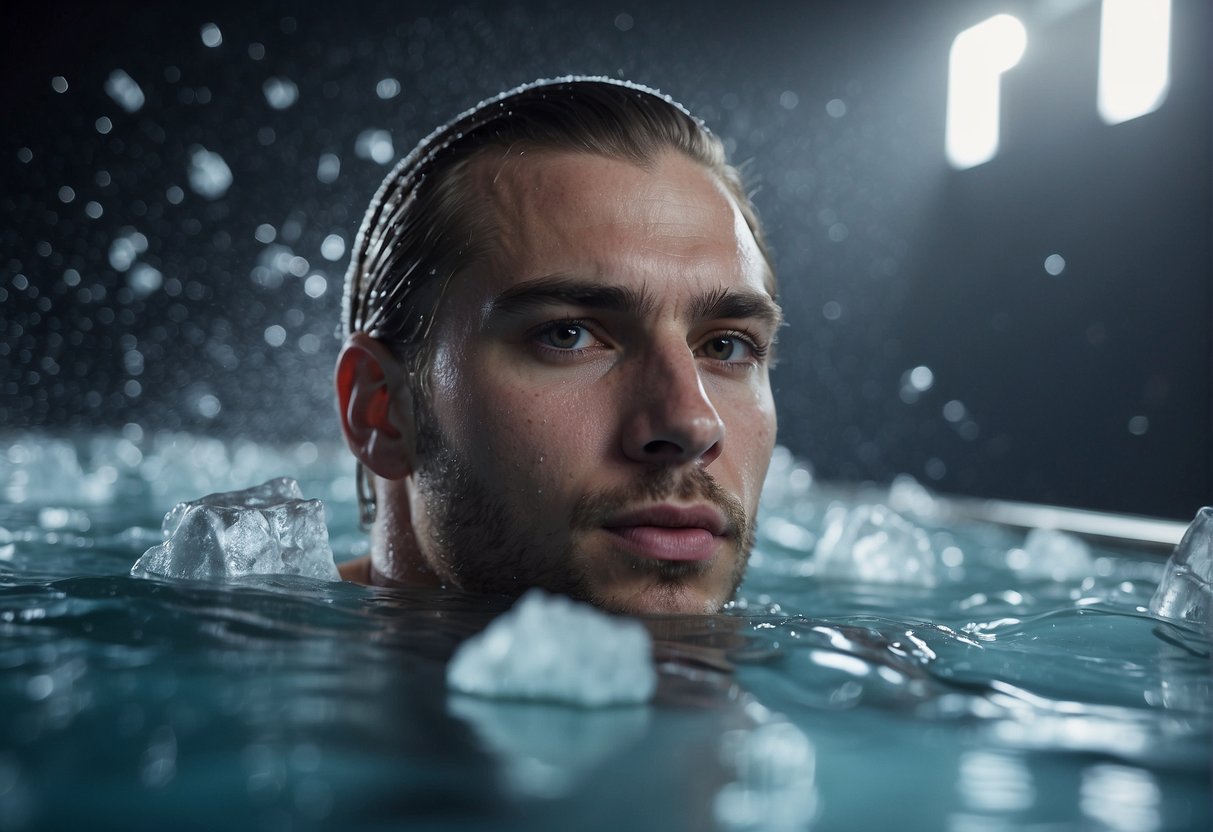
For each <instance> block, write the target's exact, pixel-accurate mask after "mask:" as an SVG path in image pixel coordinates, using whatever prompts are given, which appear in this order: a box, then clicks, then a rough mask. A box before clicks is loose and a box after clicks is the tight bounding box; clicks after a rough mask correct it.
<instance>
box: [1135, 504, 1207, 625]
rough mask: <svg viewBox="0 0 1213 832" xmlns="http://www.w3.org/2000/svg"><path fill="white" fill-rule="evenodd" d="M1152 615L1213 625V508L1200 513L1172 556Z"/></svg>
mask: <svg viewBox="0 0 1213 832" xmlns="http://www.w3.org/2000/svg"><path fill="white" fill-rule="evenodd" d="M1150 612H1152V613H1154V614H1155V615H1157V616H1160V617H1162V618H1171V619H1175V620H1177V621H1189V622H1191V623H1193V624H1205V625H1211V624H1213V508H1210V507H1205V508H1202V509H1201V510H1200V511H1198V512H1196V519H1194V520H1193V521H1192V525H1190V526H1188V530H1187V531H1186V532H1184V536H1183V539H1182V540H1180V541H1179V545H1178V546H1176V547H1175V551H1174V552H1172V553H1171V559H1170V560H1168V561H1167V566H1166V570H1165V571H1164V572H1163V576H1162V581H1160V582H1159V584H1158V589H1157V591H1155V593H1154V597H1153V598H1152V599H1151V600H1150Z"/></svg>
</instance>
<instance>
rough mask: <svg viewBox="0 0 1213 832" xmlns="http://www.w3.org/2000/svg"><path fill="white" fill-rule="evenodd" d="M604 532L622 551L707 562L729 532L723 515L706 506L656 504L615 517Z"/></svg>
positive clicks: (664, 559) (604, 524) (606, 523)
mask: <svg viewBox="0 0 1213 832" xmlns="http://www.w3.org/2000/svg"><path fill="white" fill-rule="evenodd" d="M603 529H604V530H605V531H606V533H607V534H608V535H610V536H611V537H612V538H613V539H614V541H615V543H616V544H617V545H618V546H620V547H621V548H622V549H624V550H625V551H627V552H629V553H631V554H633V555H638V556H640V557H644V558H650V559H653V560H659V561H706V560H710V559H711V558H712V556H713V555H714V554H715V553H716V551H717V549H718V547H719V546H720V544H721V543H723V542H724V541H725V540H726V539H727V537H728V535H729V532H730V528H729V524H728V522H727V520H726V519H725V516H724V515H723V514H722V513H721V512H720V511H719V510H717V509H715V508H713V507H711V506H707V505H698V506H687V507H683V506H673V505H659V506H650V507H648V508H642V509H636V510H632V511H624V512H620V513H618V514H614V515H612V516H611V517H609V518H608V519H607V521H606V522H605V523H603Z"/></svg>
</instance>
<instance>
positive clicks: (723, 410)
mask: <svg viewBox="0 0 1213 832" xmlns="http://www.w3.org/2000/svg"><path fill="white" fill-rule="evenodd" d="M472 177H473V178H472V188H473V189H474V191H475V192H477V193H483V194H485V195H486V199H487V204H488V208H489V210H490V211H491V214H492V216H493V217H494V218H495V223H496V227H497V229H498V231H499V234H498V236H497V237H496V241H495V246H494V251H495V256H494V257H493V259H492V262H491V263H488V264H485V265H483V266H480V267H477V268H474V269H470V270H469V271H468V272H466V273H462V274H459V275H457V276H456V277H455V278H454V279H453V281H452V283H451V286H450V287H449V289H448V290H447V293H446V296H445V298H444V300H443V305H442V309H441V312H440V313H439V315H438V318H437V320H436V322H435V325H434V329H433V331H432V333H431V337H432V338H433V363H432V369H431V373H430V377H429V385H428V386H429V392H430V396H429V401H428V403H427V404H426V405H425V406H424V407H423V408H422V410H423V418H422V419H421V428H420V431H419V436H420V438H419V448H418V453H419V460H418V470H417V474H416V476H415V477H414V479H413V482H412V485H411V487H410V489H409V500H410V508H411V515H412V522H413V525H414V530H415V533H416V535H417V538H418V544H419V547H420V549H421V551H422V554H423V556H424V557H425V559H426V561H427V564H428V566H429V567H430V568H431V569H433V570H434V571H435V572H436V573H437V574H438V575H439V576H440V577H441V578H443V579H444V580H446V581H448V582H450V583H453V584H455V585H457V586H461V587H464V588H466V589H475V590H481V591H495V592H505V593H510V594H516V593H518V592H521V591H522V590H523V589H525V588H527V587H529V586H535V585H537V586H543V587H546V588H547V589H549V590H552V591H556V592H563V593H567V594H570V595H573V596H575V597H581V598H583V599H585V600H589V601H592V602H594V603H597V604H599V605H601V606H604V607H606V608H609V609H617V610H621V611H629V612H687V613H702V612H711V611H715V610H717V609H719V607H720V606H721V605H722V604H723V603H724V602H726V601H727V600H728V599H729V598H730V597H731V596H732V594H733V592H734V591H735V590H736V588H737V585H738V583H740V581H741V577H742V575H743V573H744V569H745V563H746V560H747V558H748V557H749V550H750V546H751V544H752V539H753V528H754V517H755V513H756V511H757V508H758V497H759V492H760V490H761V487H762V482H763V478H764V476H765V474H766V470H767V465H768V463H769V461H770V457H771V450H772V447H773V445H774V441H775V409H774V405H773V402H772V399H771V388H770V382H769V378H768V350H769V348H770V346H771V344H772V341H773V339H774V335H775V330H776V328H777V327H778V325H779V310H778V307H777V306H776V305H775V303H774V301H773V300H772V299H771V296H770V294H769V292H768V290H767V288H766V283H767V280H766V275H767V272H766V268H765V265H764V261H763V258H762V256H761V254H760V252H759V249H758V246H757V244H756V243H755V241H754V238H753V235H752V234H751V233H750V231H749V230H748V228H747V227H746V224H745V222H744V220H743V218H742V216H741V214H740V212H739V211H738V209H737V207H736V204H735V203H734V201H733V200H732V199H731V197H730V196H729V195H728V194H727V191H726V190H725V189H724V187H723V186H722V185H721V184H720V183H719V182H718V181H717V180H716V179H715V178H714V177H713V176H712V175H711V174H710V173H709V172H708V171H706V170H705V169H704V168H703V167H702V166H701V165H699V164H697V163H695V162H693V161H691V160H689V159H687V158H685V157H683V156H682V155H680V154H677V153H673V152H671V153H666V154H664V155H662V156H660V157H658V160H657V162H656V164H655V165H653V166H652V169H651V170H647V171H646V170H644V169H642V168H640V167H637V166H635V165H633V164H630V163H628V162H623V161H617V160H612V159H607V158H604V157H601V156H597V155H589V154H580V153H557V152H538V153H536V152H527V153H525V154H522V153H512V154H509V155H508V156H506V158H504V159H503V158H501V154H485V155H484V156H482V157H481V158H480V159H478V160H477V161H476V162H475V164H474V169H473V172H472Z"/></svg>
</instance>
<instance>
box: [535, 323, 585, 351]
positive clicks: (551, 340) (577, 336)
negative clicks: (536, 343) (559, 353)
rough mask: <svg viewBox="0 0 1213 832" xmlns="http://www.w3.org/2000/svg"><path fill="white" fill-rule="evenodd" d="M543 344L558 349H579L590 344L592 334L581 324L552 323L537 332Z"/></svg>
mask: <svg viewBox="0 0 1213 832" xmlns="http://www.w3.org/2000/svg"><path fill="white" fill-rule="evenodd" d="M539 340H540V342H542V343H543V344H544V346H548V347H553V348H555V349H558V350H581V349H585V348H586V347H588V346H590V345H591V344H592V343H593V341H594V336H593V335H591V334H590V331H589V330H588V329H586V328H585V327H584V326H582V325H581V324H568V323H563V324H553V325H552V326H550V327H548V328H547V329H545V330H543V331H542V332H540V333H539Z"/></svg>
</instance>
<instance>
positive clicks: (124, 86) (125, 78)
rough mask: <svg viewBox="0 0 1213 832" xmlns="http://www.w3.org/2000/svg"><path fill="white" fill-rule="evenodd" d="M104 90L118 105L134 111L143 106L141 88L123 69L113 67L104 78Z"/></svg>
mask: <svg viewBox="0 0 1213 832" xmlns="http://www.w3.org/2000/svg"><path fill="white" fill-rule="evenodd" d="M105 92H106V94H107V95H108V96H109V97H110V98H112V99H114V103H116V104H117V105H118V106H119V107H121V108H122V109H124V110H126V111H127V112H128V113H136V112H138V111H139V109H140V108H141V107H142V106H143V102H144V96H143V89H142V88H141V87H140V86H139V84H138V83H136V81H135V79H134V78H132V77H131V76H129V75H127V74H126V72H125V71H124V70H121V69H115V70H114V71H113V72H111V73H110V77H109V78H107V79H106V80H105Z"/></svg>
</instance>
